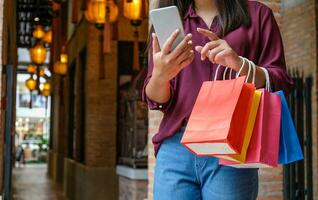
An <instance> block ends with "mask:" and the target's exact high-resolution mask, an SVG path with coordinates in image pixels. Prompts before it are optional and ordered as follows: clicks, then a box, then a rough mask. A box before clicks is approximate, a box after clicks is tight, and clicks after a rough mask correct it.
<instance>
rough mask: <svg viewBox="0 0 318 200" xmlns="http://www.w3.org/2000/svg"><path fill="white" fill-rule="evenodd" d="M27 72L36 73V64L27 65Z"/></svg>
mask: <svg viewBox="0 0 318 200" xmlns="http://www.w3.org/2000/svg"><path fill="white" fill-rule="evenodd" d="M27 72H28V73H29V74H35V73H36V66H34V65H32V64H31V65H28V67H27Z"/></svg>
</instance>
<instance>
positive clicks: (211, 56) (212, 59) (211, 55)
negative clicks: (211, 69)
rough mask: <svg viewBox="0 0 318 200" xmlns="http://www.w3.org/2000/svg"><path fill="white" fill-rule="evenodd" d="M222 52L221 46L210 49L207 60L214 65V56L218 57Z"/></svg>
mask: <svg viewBox="0 0 318 200" xmlns="http://www.w3.org/2000/svg"><path fill="white" fill-rule="evenodd" d="M222 51H224V47H222V46H219V47H217V48H215V49H212V50H211V51H210V52H209V56H208V57H209V60H210V61H211V62H212V63H215V56H216V55H218V54H219V53H221V52H222Z"/></svg>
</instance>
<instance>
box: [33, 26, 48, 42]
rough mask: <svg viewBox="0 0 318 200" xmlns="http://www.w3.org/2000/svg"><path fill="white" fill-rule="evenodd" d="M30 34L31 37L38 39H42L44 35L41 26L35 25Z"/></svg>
mask: <svg viewBox="0 0 318 200" xmlns="http://www.w3.org/2000/svg"><path fill="white" fill-rule="evenodd" d="M32 35H33V37H34V38H35V39H39V40H40V39H42V38H43V37H44V35H45V31H44V29H43V27H42V26H40V25H37V26H35V29H34V31H33V33H32Z"/></svg>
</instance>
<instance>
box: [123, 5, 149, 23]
mask: <svg viewBox="0 0 318 200" xmlns="http://www.w3.org/2000/svg"><path fill="white" fill-rule="evenodd" d="M146 4H147V5H148V3H147V1H144V0H124V17H126V18H127V19H129V20H130V21H131V23H132V24H137V25H140V23H141V21H142V19H143V18H145V16H146V13H145V11H146V9H144V8H145V7H147V5H146Z"/></svg>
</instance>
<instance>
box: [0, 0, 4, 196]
mask: <svg viewBox="0 0 318 200" xmlns="http://www.w3.org/2000/svg"><path fill="white" fill-rule="evenodd" d="M3 3H4V0H0V94H2V91H1V89H2V85H1V82H2V78H1V74H2V46H3V44H2V41H3V36H2V32H3ZM0 112H1V113H0V116H2V114H3V113H2V110H0ZM0 119H1V117H0ZM2 124H3V123H0V129H1V131H0V194H1V193H2V177H3V146H4V145H3V144H4V141H3V140H4V137H3V133H4V131H2V130H3V126H2Z"/></svg>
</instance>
